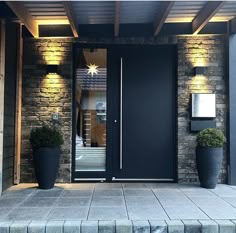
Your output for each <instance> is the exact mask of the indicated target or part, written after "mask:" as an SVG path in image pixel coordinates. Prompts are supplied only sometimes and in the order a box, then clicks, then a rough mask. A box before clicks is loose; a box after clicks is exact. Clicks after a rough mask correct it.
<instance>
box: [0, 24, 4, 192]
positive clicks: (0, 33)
mask: <svg viewBox="0 0 236 233" xmlns="http://www.w3.org/2000/svg"><path fill="white" fill-rule="evenodd" d="M4 85H5V20H3V19H2V20H0V195H1V193H2V172H3V171H2V169H3V127H4V125H3V122H4Z"/></svg>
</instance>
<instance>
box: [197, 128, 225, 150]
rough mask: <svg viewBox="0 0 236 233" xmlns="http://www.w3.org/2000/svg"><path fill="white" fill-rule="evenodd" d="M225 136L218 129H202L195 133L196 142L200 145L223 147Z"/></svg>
mask: <svg viewBox="0 0 236 233" xmlns="http://www.w3.org/2000/svg"><path fill="white" fill-rule="evenodd" d="M225 142H226V138H225V136H224V134H223V132H222V131H221V130H219V129H215V128H208V129H204V130H202V131H201V132H199V133H198V135H197V144H198V146H201V147H223V145H224V143H225Z"/></svg>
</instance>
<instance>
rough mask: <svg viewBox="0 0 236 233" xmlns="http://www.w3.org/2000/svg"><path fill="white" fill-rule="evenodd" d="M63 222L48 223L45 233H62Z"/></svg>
mask: <svg viewBox="0 0 236 233" xmlns="http://www.w3.org/2000/svg"><path fill="white" fill-rule="evenodd" d="M63 225H64V221H48V222H47V224H46V233H63Z"/></svg>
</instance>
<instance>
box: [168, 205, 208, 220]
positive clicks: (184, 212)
mask: <svg viewBox="0 0 236 233" xmlns="http://www.w3.org/2000/svg"><path fill="white" fill-rule="evenodd" d="M165 211H166V213H167V215H168V216H169V218H170V219H172V220H181V219H209V217H208V216H207V215H206V214H205V213H204V212H203V211H201V210H200V209H199V208H198V207H196V206H188V205H185V206H184V205H183V206H179V205H173V206H165Z"/></svg>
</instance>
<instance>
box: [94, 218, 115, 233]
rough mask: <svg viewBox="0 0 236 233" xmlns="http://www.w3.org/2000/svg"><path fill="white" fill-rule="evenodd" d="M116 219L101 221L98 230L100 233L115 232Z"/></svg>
mask: <svg viewBox="0 0 236 233" xmlns="http://www.w3.org/2000/svg"><path fill="white" fill-rule="evenodd" d="M115 231H116V228H115V221H99V222H98V232H99V233H115Z"/></svg>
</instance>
